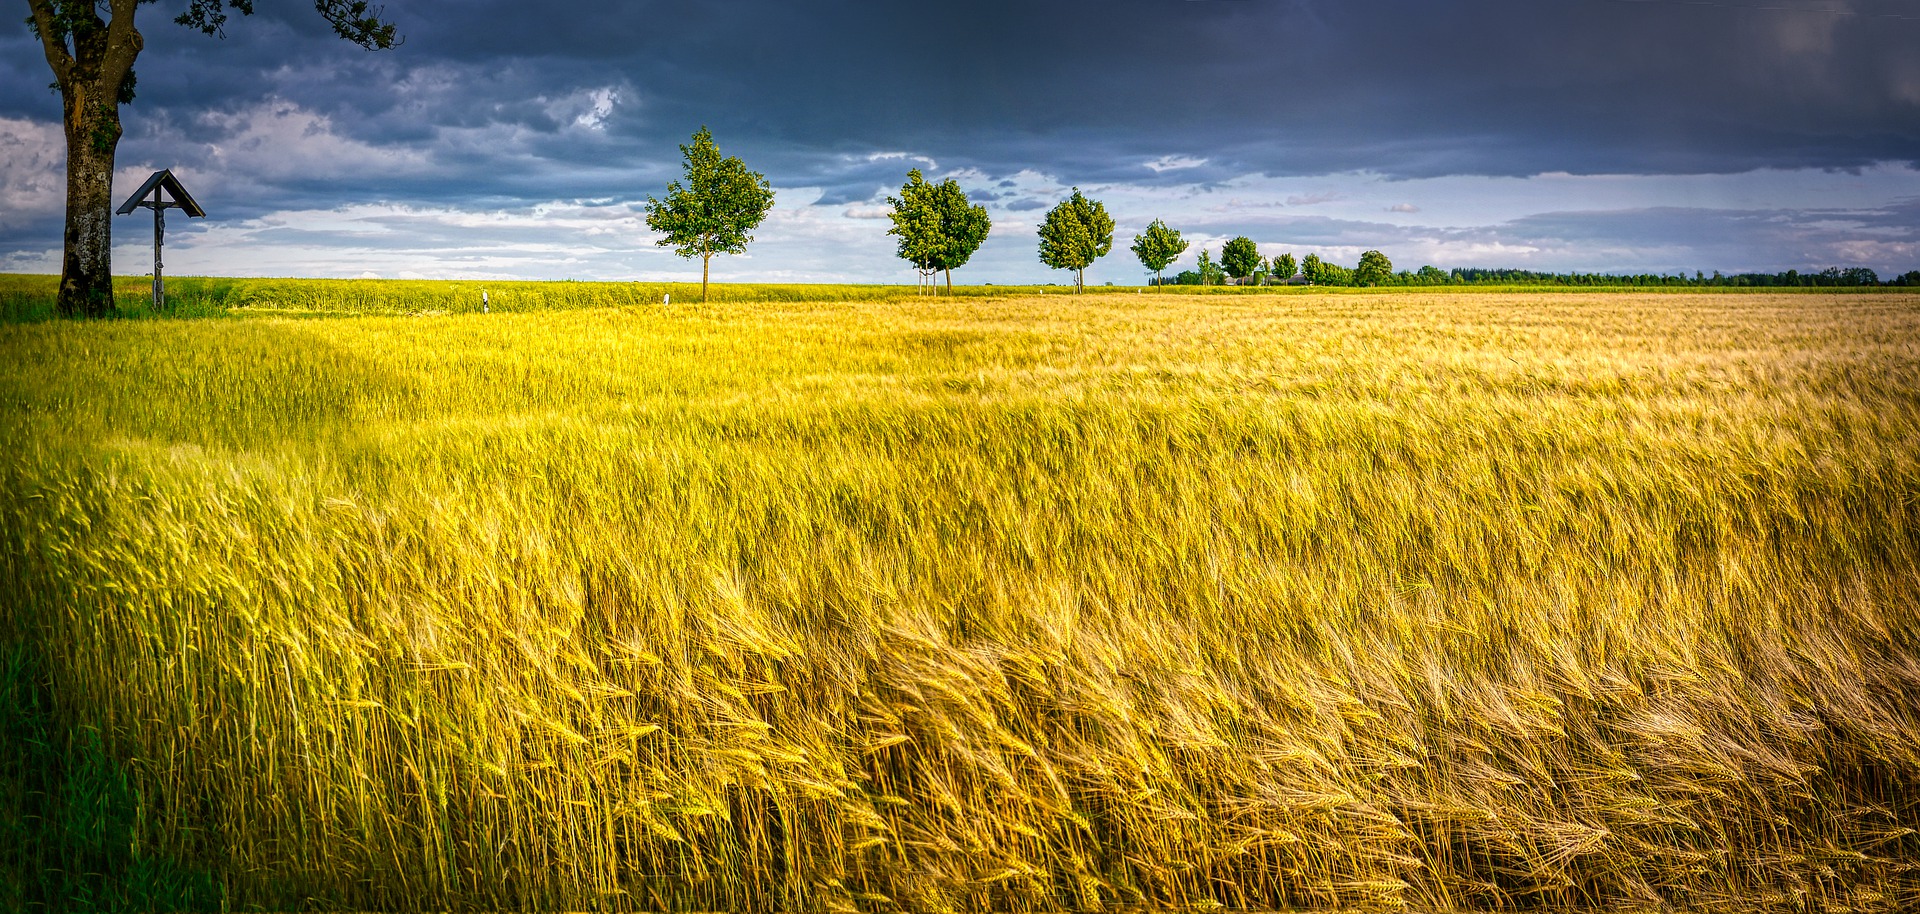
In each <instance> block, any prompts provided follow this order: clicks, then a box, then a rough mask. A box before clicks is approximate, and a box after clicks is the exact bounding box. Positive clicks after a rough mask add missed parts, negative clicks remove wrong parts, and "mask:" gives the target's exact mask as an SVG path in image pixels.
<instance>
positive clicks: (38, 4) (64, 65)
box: [27, 0, 73, 90]
mask: <svg viewBox="0 0 1920 914" xmlns="http://www.w3.org/2000/svg"><path fill="white" fill-rule="evenodd" d="M27 5H28V6H30V7H32V8H33V30H34V31H35V32H37V33H39V35H40V47H41V50H43V51H45V52H46V54H47V65H48V66H50V67H52V68H53V78H54V79H56V80H58V81H59V83H60V88H61V89H62V90H64V89H66V87H67V84H68V83H69V82H72V81H73V55H72V54H69V53H67V43H66V41H65V39H63V38H62V37H61V35H60V34H59V29H57V28H55V27H54V24H53V3H52V2H51V0H27Z"/></svg>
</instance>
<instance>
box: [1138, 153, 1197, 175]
mask: <svg viewBox="0 0 1920 914" xmlns="http://www.w3.org/2000/svg"><path fill="white" fill-rule="evenodd" d="M1142 164H1144V165H1146V166H1147V167H1148V168H1150V169H1153V171H1154V173H1156V174H1158V173H1160V172H1165V171H1180V170H1182V169H1187V168H1199V167H1200V166H1202V165H1205V164H1207V160H1206V159H1202V158H1196V157H1194V156H1185V155H1165V156H1161V157H1160V158H1157V159H1154V160H1153V161H1151V162H1144V163H1142Z"/></svg>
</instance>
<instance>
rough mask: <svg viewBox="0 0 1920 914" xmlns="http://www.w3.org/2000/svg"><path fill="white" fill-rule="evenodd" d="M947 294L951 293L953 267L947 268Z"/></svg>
mask: <svg viewBox="0 0 1920 914" xmlns="http://www.w3.org/2000/svg"><path fill="white" fill-rule="evenodd" d="M947 294H948V295H952V294H953V268H952V267H948V268H947Z"/></svg>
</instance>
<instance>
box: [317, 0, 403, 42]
mask: <svg viewBox="0 0 1920 914" xmlns="http://www.w3.org/2000/svg"><path fill="white" fill-rule="evenodd" d="M313 8H314V9H316V10H318V11H319V12H320V16H321V18H323V19H325V20H327V24H328V25H331V26H333V33H334V34H335V35H338V36H340V37H342V38H345V39H346V40H348V41H351V42H353V43H354V44H357V45H359V46H361V47H363V48H366V49H367V50H370V51H372V50H386V49H388V48H391V47H393V46H394V45H397V44H399V43H400V40H401V39H400V38H399V36H398V35H396V34H394V29H393V23H391V22H387V21H386V20H384V19H381V18H380V17H381V15H382V14H384V13H385V12H386V10H385V9H383V8H381V7H378V6H373V5H371V4H369V3H368V2H367V0H313Z"/></svg>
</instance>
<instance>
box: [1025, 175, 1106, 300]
mask: <svg viewBox="0 0 1920 914" xmlns="http://www.w3.org/2000/svg"><path fill="white" fill-rule="evenodd" d="M1111 250H1113V218H1112V217H1110V216H1108V215H1107V208H1106V207H1105V206H1102V205H1100V203H1099V201H1097V200H1089V199H1087V198H1086V197H1085V196H1083V195H1081V193H1080V188H1078V187H1076V188H1074V189H1073V196H1071V197H1068V198H1067V199H1065V200H1062V201H1060V205H1059V206H1056V207H1054V208H1053V209H1050V210H1048V211H1047V219H1046V221H1045V222H1043V223H1041V225H1040V262H1041V263H1044V264H1046V265H1047V266H1050V267H1052V268H1054V269H1056V270H1072V271H1073V290H1074V291H1075V292H1084V291H1086V288H1087V267H1089V266H1091V265H1092V264H1093V262H1094V261H1095V260H1098V259H1100V258H1102V257H1105V256H1107V252H1108V251H1111Z"/></svg>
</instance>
